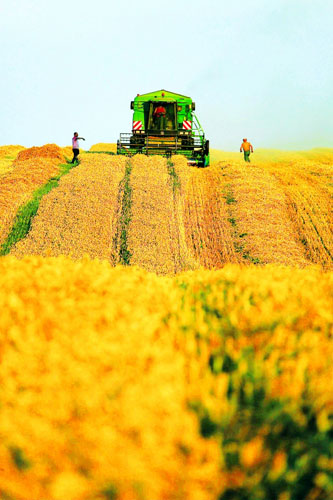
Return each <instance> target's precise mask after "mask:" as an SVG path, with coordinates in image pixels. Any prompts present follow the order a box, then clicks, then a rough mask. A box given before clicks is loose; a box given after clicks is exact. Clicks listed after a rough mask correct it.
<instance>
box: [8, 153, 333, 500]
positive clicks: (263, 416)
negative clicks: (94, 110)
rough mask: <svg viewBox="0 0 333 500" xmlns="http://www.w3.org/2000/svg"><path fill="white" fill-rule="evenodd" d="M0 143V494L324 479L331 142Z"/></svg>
mask: <svg viewBox="0 0 333 500" xmlns="http://www.w3.org/2000/svg"><path fill="white" fill-rule="evenodd" d="M115 152H116V149H115V145H114V144H105V143H100V144H96V145H94V146H93V147H92V148H91V149H90V151H86V152H84V151H83V152H81V154H80V157H79V159H80V163H79V164H78V165H72V164H70V163H69V161H68V160H69V159H71V149H70V148H67V147H66V148H60V147H58V146H57V145H54V144H53V145H52V144H48V145H45V146H42V147H34V148H29V149H28V148H24V147H23V146H1V147H0V254H1V256H0V283H1V291H0V308H1V321H0V361H1V362H0V500H105V499H106V500H328V499H330V498H333V479H332V477H333V446H332V443H333V383H332V380H333V377H332V374H333V286H332V285H333V216H332V206H333V203H332V198H333V149H313V150H309V151H299V152H286V151H277V150H257V151H255V152H254V154H253V155H251V163H250V164H247V163H245V162H244V160H243V157H242V155H241V154H240V153H227V152H222V151H218V150H213V151H212V152H211V165H210V167H209V168H196V167H190V166H188V165H187V162H186V159H185V158H184V157H176V156H174V157H172V158H171V159H165V158H163V157H157V156H153V157H146V156H143V155H137V156H134V157H133V158H127V157H124V156H117V155H116V154H115Z"/></svg>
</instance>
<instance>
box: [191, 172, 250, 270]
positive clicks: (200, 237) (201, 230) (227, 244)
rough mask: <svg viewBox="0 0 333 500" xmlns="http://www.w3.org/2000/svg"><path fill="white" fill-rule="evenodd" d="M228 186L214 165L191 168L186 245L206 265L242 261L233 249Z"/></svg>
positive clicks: (202, 264) (211, 266) (217, 266)
mask: <svg viewBox="0 0 333 500" xmlns="http://www.w3.org/2000/svg"><path fill="white" fill-rule="evenodd" d="M226 186H227V181H226V179H225V177H224V174H223V173H222V171H221V169H220V168H219V167H216V166H215V165H214V166H211V167H210V168H209V169H204V170H202V169H197V168H192V169H191V170H190V181H189V182H188V183H187V184H186V189H184V199H183V205H184V208H183V210H184V218H185V225H186V241H187V245H188V247H189V248H190V249H192V251H193V253H194V255H195V258H196V260H197V262H198V263H199V264H200V265H201V266H204V267H205V268H219V267H222V266H223V265H225V264H226V263H228V262H235V263H236V262H239V261H240V260H241V258H240V256H239V255H238V254H237V253H236V252H235V249H234V241H233V239H234V230H233V227H232V226H231V225H230V223H229V218H230V214H229V211H228V205H227V203H226V200H225V198H224V196H223V193H224V190H225V188H226Z"/></svg>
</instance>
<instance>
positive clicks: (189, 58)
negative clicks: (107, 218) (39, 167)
mask: <svg viewBox="0 0 333 500" xmlns="http://www.w3.org/2000/svg"><path fill="white" fill-rule="evenodd" d="M332 19H333V0H252V1H251V0H249V1H244V0H238V1H231V0H227V1H226V0H211V1H210V0H206V1H204V0H191V1H190V0H183V1H181V0H177V1H176V0H169V1H165V2H164V1H163V0H160V1H158V2H157V1H152V0H135V1H134V0H126V1H123V2H118V1H117V2H114V1H112V0H111V1H110V0H94V1H92V0H81V1H80V2H72V3H70V2H68V0H53V1H52V2H51V1H48V0H29V1H28V0H0V61H1V78H0V109H1V118H0V145H3V144H22V145H24V146H34V145H35V146H39V145H42V144H46V143H57V144H59V145H60V146H65V145H70V144H71V137H72V135H73V132H74V131H78V132H79V134H80V135H82V136H83V137H85V138H86V143H83V144H84V147H85V148H86V149H88V148H89V147H90V146H91V145H92V144H95V143H97V142H116V141H117V138H118V137H119V133H120V132H130V131H131V124H132V111H131V110H130V101H131V100H133V98H134V97H135V96H136V94H138V93H140V94H143V93H146V92H151V91H154V90H158V89H162V88H164V89H167V90H170V91H172V92H176V93H181V94H184V95H188V96H191V97H192V98H193V100H194V101H195V103H196V114H197V116H198V118H199V120H200V122H201V123H202V125H203V128H204V130H205V133H206V137H207V138H208V139H210V142H211V146H212V147H214V148H218V149H223V150H228V151H233V150H238V149H239V145H240V142H241V140H242V138H243V137H247V138H248V139H249V140H250V141H251V142H252V143H253V145H254V146H255V147H260V148H279V149H309V148H312V147H333V140H332V137H333V91H332V89H333V63H332V60H333V57H332V54H333V36H332V31H333V30H332Z"/></svg>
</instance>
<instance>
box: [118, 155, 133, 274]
mask: <svg viewBox="0 0 333 500" xmlns="http://www.w3.org/2000/svg"><path fill="white" fill-rule="evenodd" d="M132 168H133V167H132V164H131V162H130V161H128V162H127V164H126V169H125V176H124V179H123V181H122V184H123V185H122V189H123V199H122V207H121V215H120V221H119V222H120V248H119V258H120V264H123V265H124V266H129V265H130V260H131V257H132V254H131V252H130V251H129V250H128V247H127V231H128V227H129V224H130V222H131V218H132V214H131V209H132V187H131V185H130V175H131V172H132Z"/></svg>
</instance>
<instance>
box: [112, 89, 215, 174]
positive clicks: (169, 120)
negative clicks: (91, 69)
mask: <svg viewBox="0 0 333 500" xmlns="http://www.w3.org/2000/svg"><path fill="white" fill-rule="evenodd" d="M131 109H132V110H133V125H132V133H121V134H120V139H119V140H118V141H117V154H123V155H127V156H133V155H135V154H138V153H141V154H145V155H161V156H165V157H170V156H171V155H174V154H180V155H184V156H186V158H187V160H188V163H189V164H190V165H197V166H198V167H207V166H208V165H209V141H208V140H206V139H205V133H204V131H203V129H202V127H201V125H200V123H199V120H198V118H197V117H196V115H195V113H194V110H195V103H194V102H193V101H192V99H191V98H190V97H187V96H183V95H181V94H175V93H173V92H168V91H167V90H158V91H156V92H150V93H148V94H143V95H139V94H138V95H137V96H136V97H135V99H134V101H132V102H131Z"/></svg>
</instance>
